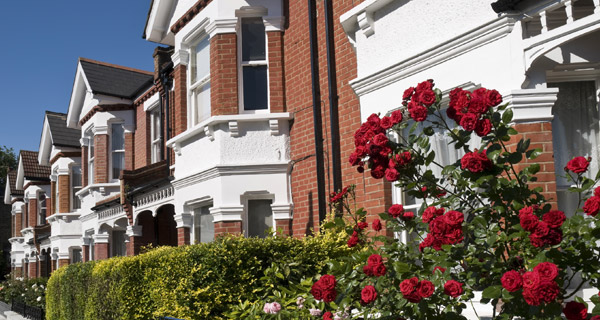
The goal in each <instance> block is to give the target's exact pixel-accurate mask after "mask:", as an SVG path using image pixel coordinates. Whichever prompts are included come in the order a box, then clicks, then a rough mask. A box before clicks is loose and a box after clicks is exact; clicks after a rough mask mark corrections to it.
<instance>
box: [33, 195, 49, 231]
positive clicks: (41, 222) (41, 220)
mask: <svg viewBox="0 0 600 320" xmlns="http://www.w3.org/2000/svg"><path fill="white" fill-rule="evenodd" d="M42 196H43V197H44V199H40V198H41V197H42ZM36 200H37V203H38V205H37V220H38V225H39V226H42V225H44V224H46V215H47V214H48V197H46V193H45V192H44V191H40V192H38V194H37V199H36ZM42 203H43V204H44V206H43V207H42ZM42 210H44V216H43V218H42Z"/></svg>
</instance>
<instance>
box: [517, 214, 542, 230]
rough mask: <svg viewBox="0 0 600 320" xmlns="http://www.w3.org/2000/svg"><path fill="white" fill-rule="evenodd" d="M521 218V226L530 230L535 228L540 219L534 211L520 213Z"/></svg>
mask: <svg viewBox="0 0 600 320" xmlns="http://www.w3.org/2000/svg"><path fill="white" fill-rule="evenodd" d="M532 212H533V211H532ZM519 220H520V222H521V228H523V230H526V231H529V232H531V231H533V230H534V229H535V225H536V224H537V223H538V221H539V219H538V217H537V216H536V215H535V214H533V213H521V214H519Z"/></svg>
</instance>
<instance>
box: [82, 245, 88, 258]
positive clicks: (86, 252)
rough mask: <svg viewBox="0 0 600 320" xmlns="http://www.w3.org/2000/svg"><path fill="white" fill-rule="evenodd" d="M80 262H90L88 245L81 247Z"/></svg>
mask: <svg viewBox="0 0 600 320" xmlns="http://www.w3.org/2000/svg"><path fill="white" fill-rule="evenodd" d="M81 260H82V261H83V262H88V261H90V246H88V245H83V246H81Z"/></svg>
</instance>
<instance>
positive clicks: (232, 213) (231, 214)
mask: <svg viewBox="0 0 600 320" xmlns="http://www.w3.org/2000/svg"><path fill="white" fill-rule="evenodd" d="M209 210H210V214H212V216H213V222H222V221H242V215H243V214H244V206H242V205H228V206H220V207H212V208H210V209H209Z"/></svg>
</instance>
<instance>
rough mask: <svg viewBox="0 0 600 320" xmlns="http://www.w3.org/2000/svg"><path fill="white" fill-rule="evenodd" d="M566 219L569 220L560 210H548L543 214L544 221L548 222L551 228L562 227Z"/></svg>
mask: <svg viewBox="0 0 600 320" xmlns="http://www.w3.org/2000/svg"><path fill="white" fill-rule="evenodd" d="M565 220H567V217H566V216H565V213H564V212H562V211H559V210H552V211H548V212H547V213H546V214H544V215H543V216H542V221H544V222H546V223H547V224H548V226H549V227H550V228H560V226H562V224H563V222H565Z"/></svg>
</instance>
